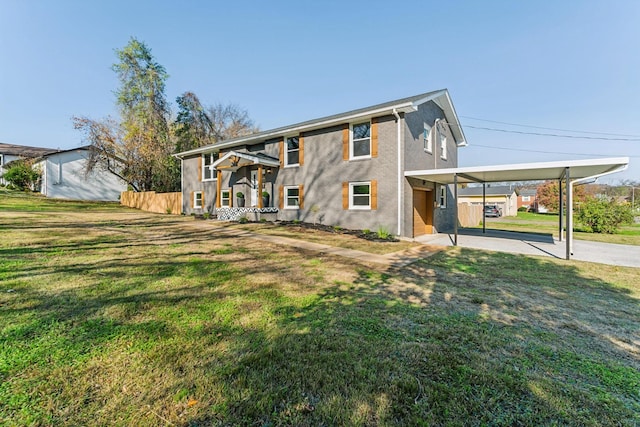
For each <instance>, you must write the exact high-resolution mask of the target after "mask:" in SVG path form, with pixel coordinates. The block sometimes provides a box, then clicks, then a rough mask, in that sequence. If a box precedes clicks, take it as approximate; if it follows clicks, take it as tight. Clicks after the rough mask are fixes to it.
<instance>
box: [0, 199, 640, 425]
mask: <svg viewBox="0 0 640 427" xmlns="http://www.w3.org/2000/svg"><path fill="white" fill-rule="evenodd" d="M4 196H6V194H5V195H3V199H2V201H1V202H0V235H1V236H2V239H0V424H2V425H8V426H13V425H16V426H17V425H56V426H57V425H63V426H64V425H66V426H77V425H83V426H99V425H136V426H157V425H176V426H199V425H220V426H223V425H224V426H228V425H247V426H250V425H259V426H267V425H270V426H278V425H296V426H307V425H308V426H311V425H313V426H316V425H352V426H365V425H367V426H368V425H388V426H396V425H407V426H415V425H504V426H512V425H569V426H585V425H586V426H600V425H628V426H633V425H637V424H638V423H640V415H639V414H640V394H639V390H640V334H639V332H638V331H640V304H639V302H640V283H639V282H638V275H639V273H640V272H639V270H638V269H633V268H624V267H613V266H606V265H595V264H589V263H581V262H577V261H571V262H567V261H560V260H555V259H552V258H537V257H526V256H518V255H510V254H501V253H486V252H482V251H475V250H466V249H461V248H449V249H447V250H446V251H443V252H441V253H438V254H436V255H433V256H431V257H430V258H428V259H425V260H423V261H420V262H417V263H414V264H412V265H411V266H409V267H407V268H404V269H401V270H397V269H382V268H381V267H380V266H378V265H376V264H367V263H358V262H356V261H354V260H352V259H343V258H339V257H334V256H329V255H326V254H324V255H320V254H317V253H312V252H306V251H301V250H296V249H292V248H288V247H282V246H275V245H270V244H266V243H264V242H260V241H256V240H252V239H249V238H241V237H233V236H230V235H229V234H228V233H225V234H224V235H217V234H216V233H215V232H212V230H211V228H210V227H200V222H199V221H193V219H192V218H190V217H186V218H185V217H179V216H169V215H153V214H145V213H141V212H139V211H134V210H131V209H124V208H119V207H117V206H113V205H104V206H103V205H100V204H95V205H93V206H86V207H85V208H83V209H76V207H72V206H74V205H73V204H69V205H65V204H59V203H56V202H51V201H49V200H43V199H40V198H36V199H34V198H31V199H30V201H28V198H27V199H24V198H22V199H20V200H19V201H7V200H5V199H4ZM7 197H11V196H7ZM83 206H85V205H83ZM65 207H68V209H65ZM336 238H339V237H336Z"/></svg>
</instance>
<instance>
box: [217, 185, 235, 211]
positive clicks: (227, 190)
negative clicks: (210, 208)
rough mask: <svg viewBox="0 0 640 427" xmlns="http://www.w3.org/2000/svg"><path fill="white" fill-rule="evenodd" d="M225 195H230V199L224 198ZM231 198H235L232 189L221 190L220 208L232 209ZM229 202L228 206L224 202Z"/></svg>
mask: <svg viewBox="0 0 640 427" xmlns="http://www.w3.org/2000/svg"><path fill="white" fill-rule="evenodd" d="M224 193H229V197H227V198H225V197H224V196H223V194H224ZM231 197H233V191H232V189H231V188H225V189H222V190H220V207H221V208H230V207H231V200H232V199H231ZM225 200H226V201H227V204H226V205H225V204H224V201H225Z"/></svg>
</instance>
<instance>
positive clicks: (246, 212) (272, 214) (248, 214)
mask: <svg viewBox="0 0 640 427" xmlns="http://www.w3.org/2000/svg"><path fill="white" fill-rule="evenodd" d="M215 214H216V215H217V217H218V221H238V220H240V218H247V219H248V220H249V221H260V220H261V219H265V220H267V221H275V220H276V219H277V215H278V208H218V209H216V212H215Z"/></svg>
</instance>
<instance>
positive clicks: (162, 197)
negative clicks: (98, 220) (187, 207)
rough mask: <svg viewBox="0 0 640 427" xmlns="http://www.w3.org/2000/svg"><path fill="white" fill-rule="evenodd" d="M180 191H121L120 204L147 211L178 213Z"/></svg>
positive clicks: (179, 209)
mask: <svg viewBox="0 0 640 427" xmlns="http://www.w3.org/2000/svg"><path fill="white" fill-rule="evenodd" d="M180 194H181V193H156V192H155V191H144V192H141V193H136V192H135V191H123V192H122V193H121V194H120V204H121V205H124V206H129V207H130V208H136V209H140V210H143V211H147V212H156V213H168V214H174V215H180V213H181V212H182V206H180V201H181V198H180Z"/></svg>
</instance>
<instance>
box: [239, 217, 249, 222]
mask: <svg viewBox="0 0 640 427" xmlns="http://www.w3.org/2000/svg"><path fill="white" fill-rule="evenodd" d="M238 222H239V223H240V224H246V223H248V222H249V219H248V218H247V217H246V216H243V217H241V218H240V219H238Z"/></svg>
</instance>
